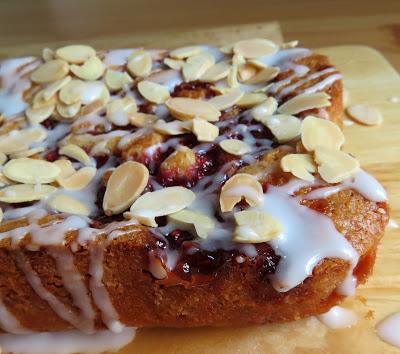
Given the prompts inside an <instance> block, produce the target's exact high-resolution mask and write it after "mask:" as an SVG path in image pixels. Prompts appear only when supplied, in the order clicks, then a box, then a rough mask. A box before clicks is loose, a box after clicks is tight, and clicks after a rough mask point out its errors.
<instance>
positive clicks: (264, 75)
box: [245, 66, 279, 85]
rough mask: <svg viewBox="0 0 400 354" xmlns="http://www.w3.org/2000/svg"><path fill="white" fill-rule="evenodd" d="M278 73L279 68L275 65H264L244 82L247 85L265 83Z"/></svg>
mask: <svg viewBox="0 0 400 354" xmlns="http://www.w3.org/2000/svg"><path fill="white" fill-rule="evenodd" d="M278 74H279V68H276V67H273V66H271V67H266V68H263V69H260V70H259V71H258V72H257V73H256V74H255V75H253V76H252V77H250V78H249V79H248V80H246V81H245V83H246V84H249V85H256V84H261V83H266V82H268V81H270V80H272V79H274V78H275V77H277V76H278Z"/></svg>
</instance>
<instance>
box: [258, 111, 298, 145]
mask: <svg viewBox="0 0 400 354" xmlns="http://www.w3.org/2000/svg"><path fill="white" fill-rule="evenodd" d="M262 123H263V124H265V125H266V126H267V127H268V128H269V129H270V130H271V132H272V134H274V136H275V138H276V139H277V140H278V142H279V143H286V142H288V141H290V140H293V139H294V138H296V137H298V136H300V134H301V120H300V119H299V118H297V117H295V116H291V115H287V114H276V115H272V116H269V117H267V118H266V119H265V120H264V121H263V122H262Z"/></svg>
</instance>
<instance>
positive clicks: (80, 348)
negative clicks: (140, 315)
mask: <svg viewBox="0 0 400 354" xmlns="http://www.w3.org/2000/svg"><path fill="white" fill-rule="evenodd" d="M135 332H136V329H135V328H124V329H123V330H122V331H121V332H120V333H113V332H111V331H106V330H104V331H97V332H94V333H92V334H87V333H83V332H79V331H75V330H74V331H65V332H52V333H49V332H43V333H32V334H25V335H17V336H15V335H10V334H0V345H1V348H2V350H3V352H5V353H13V354H72V353H87V354H97V353H103V352H115V351H118V350H119V349H121V348H122V347H124V346H126V345H127V344H128V343H130V342H131V341H132V340H133V339H134V337H135Z"/></svg>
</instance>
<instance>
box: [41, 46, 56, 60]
mask: <svg viewBox="0 0 400 354" xmlns="http://www.w3.org/2000/svg"><path fill="white" fill-rule="evenodd" d="M42 58H43V60H44V61H49V60H53V59H54V51H53V50H51V49H50V48H43V50H42Z"/></svg>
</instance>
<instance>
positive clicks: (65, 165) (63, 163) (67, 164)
mask: <svg viewBox="0 0 400 354" xmlns="http://www.w3.org/2000/svg"><path fill="white" fill-rule="evenodd" d="M53 164H55V165H57V166H58V167H59V168H60V174H59V175H58V177H57V181H58V180H59V179H60V178H67V177H70V176H72V175H73V174H74V173H75V172H76V171H75V168H74V166H73V165H72V162H71V161H70V160H67V159H61V160H56V161H54V162H53Z"/></svg>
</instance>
